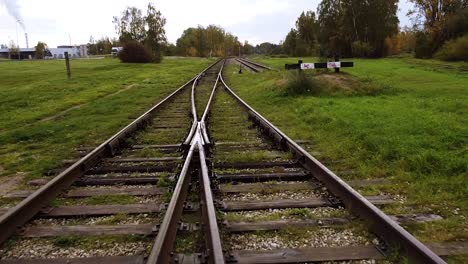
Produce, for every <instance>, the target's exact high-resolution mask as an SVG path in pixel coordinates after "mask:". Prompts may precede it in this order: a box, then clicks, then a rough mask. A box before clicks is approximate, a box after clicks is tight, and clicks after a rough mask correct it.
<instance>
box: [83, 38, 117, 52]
mask: <svg viewBox="0 0 468 264" xmlns="http://www.w3.org/2000/svg"><path fill="white" fill-rule="evenodd" d="M87 46H88V53H89V54H91V55H103V54H111V52H112V47H114V46H120V43H119V41H118V40H117V39H110V38H109V37H102V38H101V39H99V40H97V41H96V40H94V38H93V37H92V36H91V38H90V39H89V43H88V44H87Z"/></svg>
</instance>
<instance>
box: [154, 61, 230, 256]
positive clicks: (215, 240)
mask: <svg viewBox="0 0 468 264" xmlns="http://www.w3.org/2000/svg"><path fill="white" fill-rule="evenodd" d="M220 62H221V60H218V61H217V62H216V63H214V64H213V65H211V66H210V67H209V68H207V69H206V70H205V71H203V72H202V73H200V74H199V75H197V76H196V77H195V81H194V82H193V85H192V92H191V104H192V107H191V111H192V117H193V125H192V129H191V131H190V133H189V134H188V136H187V138H186V140H185V143H184V144H186V146H189V150H188V154H187V156H186V160H185V162H184V166H183V168H182V171H181V173H180V175H179V178H178V180H177V184H176V186H175V188H174V191H173V195H172V197H171V201H170V202H169V205H168V208H167V210H166V213H165V215H164V218H163V221H162V223H161V225H160V228H159V232H158V234H157V235H156V238H155V240H154V244H153V247H152V249H151V253H150V255H149V257H148V260H147V262H146V263H148V264H156V263H161V264H162V263H164V264H165V263H170V262H171V261H172V257H173V256H172V252H173V247H174V242H175V239H176V235H177V226H178V224H179V220H180V218H181V215H182V212H183V205H184V202H185V200H186V198H187V193H188V187H189V182H190V177H189V176H188V173H189V171H190V167H191V166H192V165H193V164H192V159H193V155H194V154H195V152H196V151H198V153H199V157H200V168H201V171H200V173H201V174H200V176H201V181H202V182H203V186H201V188H202V189H203V198H204V203H203V205H204V206H203V214H204V215H205V216H206V217H207V218H206V222H207V223H208V225H207V228H208V230H207V231H208V233H209V236H208V237H207V240H206V245H207V249H208V252H207V253H208V260H209V262H210V263H213V264H223V263H224V256H223V252H222V247H221V239H220V237H219V228H218V224H217V222H216V212H215V206H214V202H213V196H212V194H211V187H210V185H209V184H210V183H209V178H208V166H207V164H206V155H205V152H204V145H205V142H204V140H203V134H202V130H203V129H204V125H203V123H202V122H200V121H198V115H197V108H196V101H195V96H196V86H197V84H198V81H199V80H200V78H201V77H202V74H203V73H204V72H206V71H207V70H208V69H210V68H212V67H214V66H215V65H216V64H218V63H220ZM222 63H223V64H222V66H221V69H222V67H223V65H224V61H223V62H222ZM220 72H221V71H220ZM218 77H219V73H218ZM217 85H218V79H217V80H216V83H215V85H214V87H213V90H214V89H216V86H217ZM210 99H211V97H210ZM209 102H211V100H209ZM207 107H209V105H207ZM205 112H206V110H205ZM202 119H204V118H202ZM194 127H195V129H193V128H194ZM187 142H188V143H187ZM206 179H208V180H206ZM206 184H208V185H206ZM213 219H214V222H213Z"/></svg>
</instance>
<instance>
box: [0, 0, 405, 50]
mask: <svg viewBox="0 0 468 264" xmlns="http://www.w3.org/2000/svg"><path fill="white" fill-rule="evenodd" d="M152 2H153V3H155V5H156V8H157V9H159V10H160V11H161V13H162V15H163V16H164V17H165V18H166V19H167V23H166V26H165V29H166V36H167V39H168V40H169V42H171V43H175V42H176V40H177V38H179V37H180V35H181V34H182V32H183V31H184V29H186V28H188V27H196V26H198V25H202V26H205V27H206V26H208V25H210V24H215V25H218V26H221V27H223V28H224V29H226V30H227V31H228V32H231V33H232V34H234V35H236V36H238V37H239V40H240V41H242V42H243V41H244V40H247V41H249V43H251V44H260V43H262V42H267V41H268V42H271V43H279V42H280V41H281V40H283V39H284V37H285V36H286V34H287V33H288V32H289V30H290V29H291V28H292V27H294V24H295V21H296V19H297V17H298V16H299V15H300V13H301V12H302V11H307V10H313V11H316V9H317V6H318V4H319V3H320V0H229V1H222V0H197V1H193V0H192V1H191V0H185V1H183V0H157V1H152ZM147 4H148V0H133V1H129V0H80V1H69V0H41V1H37V0H0V44H8V43H10V42H11V41H14V42H17V39H18V41H19V44H20V46H21V47H26V40H25V33H28V37H29V47H34V46H35V45H36V44H37V42H38V41H43V42H45V43H47V44H48V45H49V47H56V46H57V45H69V44H70V43H71V44H72V45H75V44H86V43H88V41H89V39H90V36H93V37H94V39H98V38H101V37H102V36H109V37H115V36H116V34H115V28H114V25H113V24H112V17H113V16H118V15H120V13H121V12H122V11H123V10H124V9H125V8H126V7H127V6H136V7H138V8H140V9H143V10H145V11H146V6H147ZM411 7H412V5H411V4H410V3H408V2H407V0H400V3H399V11H398V17H399V19H400V25H401V26H405V25H409V24H410V21H409V19H408V18H407V17H406V13H407V11H408V9H410V8H411ZM8 10H9V11H10V12H8ZM12 14H13V15H12ZM15 16H16V17H20V18H21V21H23V24H24V28H23V27H22V26H21V25H19V24H18V23H16V21H17V19H16V18H15ZM17 32H18V35H17ZM17 36H18V37H17Z"/></svg>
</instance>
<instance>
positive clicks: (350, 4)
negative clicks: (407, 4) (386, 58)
mask: <svg viewBox="0 0 468 264" xmlns="http://www.w3.org/2000/svg"><path fill="white" fill-rule="evenodd" d="M397 10H398V1H397V0H373V1H367V0H323V1H322V2H321V3H320V5H319V7H318V25H319V28H320V29H319V42H320V45H321V48H322V53H323V55H326V56H336V55H338V56H352V55H355V54H353V50H357V49H356V47H359V50H360V53H361V54H369V56H372V57H380V56H383V55H384V42H385V38H387V37H392V36H394V35H396V34H397V33H398V22H399V21H398V17H397V14H396V13H397ZM362 48H364V49H366V50H363V49H362ZM362 51H364V52H362Z"/></svg>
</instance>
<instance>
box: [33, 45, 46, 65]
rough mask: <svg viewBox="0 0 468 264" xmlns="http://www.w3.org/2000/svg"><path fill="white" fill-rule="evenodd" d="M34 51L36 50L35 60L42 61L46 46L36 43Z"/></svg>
mask: <svg viewBox="0 0 468 264" xmlns="http://www.w3.org/2000/svg"><path fill="white" fill-rule="evenodd" d="M35 49H36V53H35V57H36V59H38V60H42V59H44V57H45V55H46V50H47V44H45V43H44V42H40V41H39V42H37V45H36V47H35Z"/></svg>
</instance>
